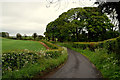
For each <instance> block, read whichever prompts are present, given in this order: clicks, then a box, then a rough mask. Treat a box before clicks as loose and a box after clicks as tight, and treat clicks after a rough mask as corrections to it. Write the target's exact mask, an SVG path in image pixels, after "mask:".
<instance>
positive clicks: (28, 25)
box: [0, 0, 96, 36]
mask: <svg viewBox="0 0 120 80" xmlns="http://www.w3.org/2000/svg"><path fill="white" fill-rule="evenodd" d="M5 1H6V2H5ZM17 1H18V0H16V2H15V0H13V1H9V0H4V2H0V10H1V11H0V18H1V19H2V21H0V32H2V31H5V32H9V33H10V35H12V36H15V35H16V33H21V34H22V35H24V34H27V35H32V34H33V33H37V34H39V35H43V34H44V32H45V29H46V25H47V24H48V23H49V22H51V21H53V20H55V19H56V18H57V17H58V16H59V15H60V14H62V13H63V12H65V11H67V10H69V9H70V8H75V7H84V6H93V5H92V4H93V3H94V1H96V0H91V1H90V2H89V0H83V1H80V0H62V1H61V3H60V2H59V3H55V4H52V5H49V4H48V3H47V2H46V0H41V2H40V1H39V2H37V0H34V2H33V1H32V0H30V1H31V2H28V0H21V2H20V0H19V1H18V2H17ZM35 1H36V2H35ZM78 1H80V2H78ZM46 6H47V7H48V8H47V7H46Z"/></svg>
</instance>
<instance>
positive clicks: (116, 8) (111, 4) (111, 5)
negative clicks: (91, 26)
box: [96, 0, 120, 31]
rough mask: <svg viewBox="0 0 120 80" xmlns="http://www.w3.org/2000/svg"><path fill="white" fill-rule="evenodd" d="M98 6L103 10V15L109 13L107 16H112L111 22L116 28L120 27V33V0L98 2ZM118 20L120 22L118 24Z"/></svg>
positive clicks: (98, 0) (101, 0) (99, 0)
mask: <svg viewBox="0 0 120 80" xmlns="http://www.w3.org/2000/svg"><path fill="white" fill-rule="evenodd" d="M96 4H99V6H98V7H99V8H100V9H101V12H102V13H107V15H110V18H111V22H112V23H113V24H114V25H115V26H119V27H118V28H119V31H120V0H113V1H110V0H106V1H104V0H97V2H96ZM117 20H118V21H119V22H117ZM116 22H117V23H116Z"/></svg>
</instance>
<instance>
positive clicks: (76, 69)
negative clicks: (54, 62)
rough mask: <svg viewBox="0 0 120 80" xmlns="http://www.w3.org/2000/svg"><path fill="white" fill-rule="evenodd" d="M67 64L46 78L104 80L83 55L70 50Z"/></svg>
mask: <svg viewBox="0 0 120 80" xmlns="http://www.w3.org/2000/svg"><path fill="white" fill-rule="evenodd" d="M68 55H69V56H68V60H67V62H66V64H65V65H64V66H63V67H62V68H60V69H59V70H57V71H56V72H54V73H53V74H51V75H49V76H46V78H102V76H101V73H100V72H99V71H98V70H97V69H96V68H95V66H94V65H93V64H92V63H91V62H90V61H89V60H88V59H87V58H86V57H84V56H83V55H81V54H80V53H78V52H75V51H73V50H71V49H68Z"/></svg>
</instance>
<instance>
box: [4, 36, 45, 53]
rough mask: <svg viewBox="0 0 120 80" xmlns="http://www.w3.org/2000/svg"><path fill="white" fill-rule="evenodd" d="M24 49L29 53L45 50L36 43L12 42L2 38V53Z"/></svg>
mask: <svg viewBox="0 0 120 80" xmlns="http://www.w3.org/2000/svg"><path fill="white" fill-rule="evenodd" d="M24 49H28V50H31V51H40V50H46V48H45V47H44V46H43V45H41V44H40V43H38V42H37V41H24V40H12V39H5V38H2V52H6V51H13V50H24Z"/></svg>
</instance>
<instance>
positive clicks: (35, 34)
mask: <svg viewBox="0 0 120 80" xmlns="http://www.w3.org/2000/svg"><path fill="white" fill-rule="evenodd" d="M0 37H4V38H9V39H17V40H42V39H45V37H44V36H42V35H38V34H37V33H33V35H32V36H27V35H26V34H24V36H22V35H21V34H20V33H17V34H16V36H9V33H8V32H1V33H0Z"/></svg>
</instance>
